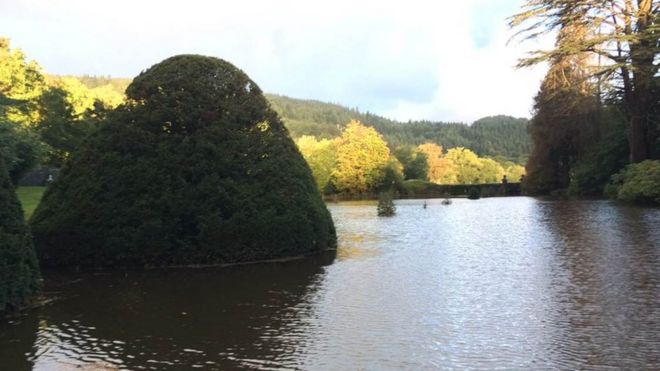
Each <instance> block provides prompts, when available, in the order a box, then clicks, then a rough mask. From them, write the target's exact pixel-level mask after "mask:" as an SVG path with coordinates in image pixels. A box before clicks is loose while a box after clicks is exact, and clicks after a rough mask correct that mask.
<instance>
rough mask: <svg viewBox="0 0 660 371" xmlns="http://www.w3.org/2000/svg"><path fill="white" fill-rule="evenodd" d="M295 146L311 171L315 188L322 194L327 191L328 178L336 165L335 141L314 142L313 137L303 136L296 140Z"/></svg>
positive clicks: (322, 140)
mask: <svg viewBox="0 0 660 371" xmlns="http://www.w3.org/2000/svg"><path fill="white" fill-rule="evenodd" d="M296 144H297V145H298V149H299V150H300V153H302V155H303V157H304V158H305V161H307V164H308V165H309V167H310V169H311V170H312V175H314V180H315V181H316V186H317V187H318V189H319V190H320V191H321V192H323V191H324V190H326V189H327V187H328V182H329V181H330V176H331V175H332V172H333V171H334V169H335V165H336V164H337V149H336V147H337V144H336V141H335V140H329V139H321V140H316V138H314V137H313V136H309V135H303V136H302V137H300V138H298V140H296Z"/></svg>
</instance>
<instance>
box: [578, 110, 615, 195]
mask: <svg viewBox="0 0 660 371" xmlns="http://www.w3.org/2000/svg"><path fill="white" fill-rule="evenodd" d="M602 129H603V130H604V131H605V132H606V133H605V135H604V137H603V138H602V139H600V140H599V141H598V142H596V143H595V144H594V145H592V146H591V147H590V148H589V149H588V150H587V152H586V154H585V156H584V157H583V158H581V159H580V160H578V161H577V162H576V163H575V164H574V166H573V167H572V168H571V181H570V184H569V187H568V192H569V194H571V195H574V196H602V195H603V190H604V188H605V185H607V183H608V182H609V180H610V178H611V177H612V174H615V173H617V172H619V171H620V170H621V169H623V168H624V167H625V166H626V164H627V163H628V141H627V139H626V133H625V126H624V124H623V122H621V121H620V120H614V122H612V123H608V124H607V125H605V126H604V127H603V128H602Z"/></svg>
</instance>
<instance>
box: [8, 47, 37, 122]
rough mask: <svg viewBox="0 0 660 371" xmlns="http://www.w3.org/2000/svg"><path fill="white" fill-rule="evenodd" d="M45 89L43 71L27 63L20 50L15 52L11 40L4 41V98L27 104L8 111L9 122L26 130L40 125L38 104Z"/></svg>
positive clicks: (13, 107)
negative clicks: (27, 127) (11, 46)
mask: <svg viewBox="0 0 660 371" xmlns="http://www.w3.org/2000/svg"><path fill="white" fill-rule="evenodd" d="M45 87H46V82H45V79H44V76H43V75H42V73H41V67H39V65H38V64H37V63H36V62H34V61H31V62H28V61H26V58H25V54H23V52H22V51H21V50H20V49H11V48H10V43H9V39H7V38H2V37H0V95H2V96H3V97H6V98H9V99H12V100H17V101H21V102H22V103H23V104H21V105H12V106H10V107H8V109H7V112H5V114H6V118H7V120H8V121H9V122H12V123H14V124H19V125H23V126H30V125H32V124H34V123H36V122H37V121H38V119H39V116H38V114H37V111H36V108H35V107H36V102H37V99H38V98H39V96H40V95H41V93H42V92H43V90H44V89H45Z"/></svg>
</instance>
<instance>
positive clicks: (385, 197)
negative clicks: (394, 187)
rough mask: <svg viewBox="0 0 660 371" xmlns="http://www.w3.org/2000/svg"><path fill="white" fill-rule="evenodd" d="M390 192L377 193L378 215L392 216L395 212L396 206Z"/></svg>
mask: <svg viewBox="0 0 660 371" xmlns="http://www.w3.org/2000/svg"><path fill="white" fill-rule="evenodd" d="M392 199H393V195H392V192H382V193H380V194H379V195H378V207H377V211H378V216H393V215H394V214H396V207H395V206H394V201H393V200H392Z"/></svg>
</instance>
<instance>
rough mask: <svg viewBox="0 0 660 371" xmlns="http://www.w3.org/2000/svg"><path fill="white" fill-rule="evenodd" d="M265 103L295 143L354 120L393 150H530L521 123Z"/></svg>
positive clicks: (96, 82) (123, 82)
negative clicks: (433, 146) (393, 116)
mask: <svg viewBox="0 0 660 371" xmlns="http://www.w3.org/2000/svg"><path fill="white" fill-rule="evenodd" d="M78 79H79V80H80V81H81V82H82V83H83V84H85V85H86V86H87V87H89V88H95V87H98V86H101V85H110V86H111V87H112V88H113V89H115V90H117V91H118V92H121V93H123V91H124V90H125V88H126V86H127V85H128V84H129V83H130V81H131V80H130V79H117V78H110V77H105V76H87V75H85V76H81V77H78ZM266 98H267V99H268V100H269V101H270V103H271V105H272V106H273V108H274V109H275V111H277V113H278V114H279V115H280V116H281V117H282V118H283V119H284V123H285V125H286V127H287V128H288V129H289V132H290V133H291V136H292V137H293V138H298V137H300V136H302V135H313V136H316V137H317V138H334V137H337V136H339V135H340V133H341V130H342V129H343V128H344V127H345V126H346V124H347V123H348V122H349V121H350V120H353V119H355V120H359V121H361V122H362V123H364V124H366V125H369V126H373V127H374V128H375V129H376V130H377V131H378V132H379V133H381V134H382V135H383V136H384V137H385V139H386V140H387V142H388V143H389V145H390V146H391V147H393V148H394V147H397V146H400V145H415V146H416V145H419V144H422V143H424V142H427V141H432V142H435V143H438V144H440V145H442V146H443V147H444V148H445V149H447V148H452V147H459V146H460V147H466V148H469V149H471V150H473V151H475V152H476V153H477V154H479V155H480V156H492V157H496V156H500V157H504V158H506V159H508V160H512V161H515V162H518V163H524V162H525V161H526V158H527V156H528V155H529V153H530V151H531V146H532V144H531V140H530V137H529V134H528V133H527V125H528V120H527V119H523V118H515V117H511V116H502V115H500V116H489V117H484V118H481V119H479V120H477V121H475V122H474V123H473V124H472V125H466V124H464V123H456V122H434V121H409V122H398V121H394V120H390V119H387V118H384V117H381V116H377V115H374V114H371V113H369V112H366V113H364V112H360V111H358V110H357V109H353V108H347V107H344V106H341V105H338V104H332V103H325V102H320V101H316V100H304V99H295V98H290V97H286V96H282V95H276V94H266Z"/></svg>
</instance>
